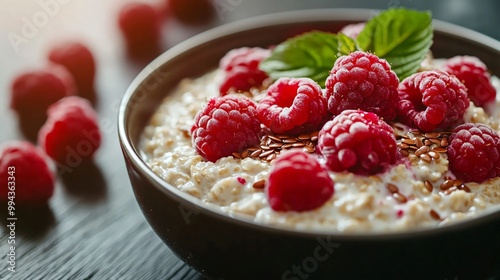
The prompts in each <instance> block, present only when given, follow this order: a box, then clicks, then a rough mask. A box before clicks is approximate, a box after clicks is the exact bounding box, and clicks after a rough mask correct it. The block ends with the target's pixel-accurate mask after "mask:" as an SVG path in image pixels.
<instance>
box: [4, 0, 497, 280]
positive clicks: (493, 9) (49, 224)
mask: <svg viewBox="0 0 500 280" xmlns="http://www.w3.org/2000/svg"><path fill="white" fill-rule="evenodd" d="M157 1H161V0H157ZM213 1H214V3H215V4H216V5H218V7H219V8H220V9H219V10H218V11H219V12H218V13H217V15H216V18H215V19H214V21H213V24H210V25H203V26H196V27H187V26H185V25H183V24H181V23H179V22H177V21H175V20H169V21H167V22H165V24H164V26H163V33H164V42H163V43H164V49H167V48H168V47H170V46H172V45H175V44H177V43H179V42H180V41H182V40H184V39H186V38H188V37H190V36H192V35H194V34H195V33H198V32H201V31H203V30H205V29H207V28H210V27H212V26H214V25H219V24H223V23H226V22H231V21H234V20H237V19H241V18H245V17H249V16H253V15H259V14H264V13H271V12H277V11H283V10H294V9H305V8H327V7H328V8H332V7H363V8H370V9H386V8H388V7H395V6H406V7H412V8H418V9H430V10H432V11H433V14H434V18H437V19H441V20H445V21H449V22H452V23H456V24H460V25H463V26H466V27H469V28H471V29H474V30H477V31H479V32H482V33H485V34H487V35H489V36H491V37H493V38H496V39H499V40H500V28H498V26H499V24H500V17H498V14H497V13H498V12H499V11H500V4H499V3H500V2H497V1H495V0H482V1H480V2H478V1H473V0H453V1H452V0H442V1H412V0H401V1H398V0H388V1H371V0H370V1H368V0H365V1H357V0H348V1H338V0H337V1H331V0H308V1H304V0H283V1H278V0H213ZM43 3H45V5H44V4H43ZM47 3H49V4H51V5H52V6H48V4H47ZM121 3H122V1H119V0H110V1H99V0H85V1H84V0H64V1H63V0H40V1H27V0H21V1H20V0H2V2H0V35H1V36H0V87H1V88H0V91H1V92H2V94H0V108H1V109H0V110H2V116H1V118H2V119H1V121H0V129H1V132H0V143H2V142H5V141H8V140H12V139H24V136H23V134H22V133H21V132H20V131H19V127H18V123H17V117H16V116H15V114H14V113H13V112H12V111H11V110H10V109H9V108H8V104H9V92H10V91H9V86H10V82H11V80H12V78H13V76H14V75H15V74H16V73H18V72H19V71H23V70H26V69H30V68H34V67H37V66H40V65H43V63H45V61H46V58H45V57H46V51H47V49H48V47H50V46H51V44H52V43H53V42H55V41H56V40H62V39H66V38H77V39H79V40H81V41H83V42H85V43H86V44H88V45H89V46H90V47H91V49H92V50H93V52H94V54H95V56H96V59H97V63H98V74H97V82H96V87H97V90H98V102H97V105H96V108H97V110H98V112H99V116H100V124H101V129H102V132H103V135H104V142H103V144H102V146H101V148H100V150H99V152H98V154H97V156H96V158H95V163H94V164H91V165H88V166H81V167H79V168H77V169H75V170H74V171H73V172H71V173H66V174H64V175H63V176H59V178H58V181H57V186H56V193H55V195H54V197H53V198H52V199H51V201H50V203H49V206H48V208H47V209H42V210H40V211H38V212H37V213H36V214H31V215H30V216H26V217H22V219H21V218H19V220H18V221H17V224H16V230H15V234H16V236H15V237H16V251H15V252H16V272H15V273H11V272H9V271H8V270H7V267H8V265H7V256H6V252H7V250H8V244H7V240H8V239H7V236H8V234H9V232H8V230H7V227H6V224H7V221H6V218H5V215H3V216H2V221H1V224H2V227H1V228H2V229H1V233H2V234H1V238H0V252H1V253H0V259H1V262H0V279H203V277H202V276H201V275H200V274H199V273H197V272H196V271H194V270H193V269H191V268H189V267H188V266H187V265H185V264H184V263H183V262H182V261H180V260H179V259H178V258H177V257H176V256H174V255H173V254H172V252H171V251H170V250H169V249H168V247H167V246H165V245H164V244H163V243H162V242H161V241H160V239H159V238H158V237H157V236H156V235H155V234H154V233H153V231H152V230H151V228H150V227H149V225H148V224H147V223H146V220H145V219H144V217H143V215H142V213H141V212H140V210H139V207H138V205H137V203H136V201H135V198H134V196H133V193H132V190H131V187H130V182H129V180H128V176H127V173H126V170H125V164H124V161H123V158H122V155H121V151H120V149H119V144H118V137H117V131H116V119H117V110H118V104H119V102H120V99H121V97H122V95H123V93H124V92H125V90H126V89H127V87H128V85H129V83H130V82H131V81H132V79H133V78H134V76H135V75H136V74H137V73H138V72H139V71H140V70H141V69H142V68H143V67H144V65H141V64H140V63H136V62H133V61H131V60H130V59H128V58H127V56H126V55H125V52H124V49H123V44H122V41H121V37H120V35H119V33H118V31H117V27H116V15H117V11H118V8H119V7H120V5H121ZM47 7H48V8H47ZM49 12H50V14H49ZM41 13H47V14H48V15H49V16H46V17H45V19H44V17H43V15H41ZM37 17H39V18H37ZM34 20H37V22H34ZM26 21H30V22H32V23H33V22H34V23H36V25H35V27H36V28H35V29H36V30H31V31H32V32H31V33H30V34H29V35H30V36H29V38H28V37H25V39H26V40H24V41H23V42H22V43H20V44H19V45H18V46H13V45H12V44H11V42H10V41H9V39H8V38H9V34H12V33H16V34H17V35H22V31H23V28H25V27H24V25H26V24H27V23H26ZM16 49H17V50H16ZM2 207H5V208H4V210H1V211H5V212H6V210H7V209H6V208H7V207H6V206H5V205H2Z"/></svg>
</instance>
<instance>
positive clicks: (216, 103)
mask: <svg viewBox="0 0 500 280" xmlns="http://www.w3.org/2000/svg"><path fill="white" fill-rule="evenodd" d="M191 134H192V140H193V146H194V147H195V148H196V151H197V152H198V153H199V154H200V155H201V156H202V157H203V158H205V159H206V160H208V161H212V162H215V161H217V160H218V159H220V158H222V157H226V156H230V155H231V154H232V153H233V152H240V151H242V150H243V149H245V148H248V147H250V146H253V145H257V144H259V142H260V137H259V134H260V122H259V120H258V118H257V108H256V106H255V104H254V103H253V101H251V100H250V99H248V98H246V97H241V98H240V97H234V96H230V95H227V96H224V97H215V98H211V99H209V100H208V103H207V105H205V107H204V108H203V109H202V110H201V111H200V112H198V114H196V117H195V120H194V125H193V126H192V127H191Z"/></svg>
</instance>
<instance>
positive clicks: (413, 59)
mask: <svg viewBox="0 0 500 280" xmlns="http://www.w3.org/2000/svg"><path fill="white" fill-rule="evenodd" d="M432 35H433V30H432V16H431V13H430V12H418V11H413V10H406V9H390V10H387V11H384V12H382V13H380V14H379V15H377V16H376V17H374V18H372V19H371V20H370V21H368V22H367V23H366V26H365V28H364V29H363V31H361V33H360V34H359V36H358V38H357V42H358V45H359V48H360V49H361V50H363V51H369V52H372V53H374V54H375V55H377V56H379V57H381V58H384V59H386V60H387V61H388V62H389V64H391V68H392V70H393V71H394V72H396V74H397V75H398V77H399V79H400V80H402V79H404V78H406V77H408V76H410V75H411V74H413V73H415V72H416V71H417V70H418V68H419V67H420V64H421V63H422V61H423V60H424V59H425V56H426V55H427V53H428V52H429V49H430V47H431V45H432Z"/></svg>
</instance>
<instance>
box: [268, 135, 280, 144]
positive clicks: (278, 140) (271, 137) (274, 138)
mask: <svg viewBox="0 0 500 280" xmlns="http://www.w3.org/2000/svg"><path fill="white" fill-rule="evenodd" d="M267 137H269V139H272V140H273V141H274V142H278V143H279V142H281V139H280V138H278V137H276V136H274V135H268V136H267Z"/></svg>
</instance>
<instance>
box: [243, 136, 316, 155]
mask: <svg viewBox="0 0 500 280" xmlns="http://www.w3.org/2000/svg"><path fill="white" fill-rule="evenodd" d="M318 132H319V131H315V132H312V133H310V134H301V135H299V136H290V135H274V134H272V132H270V131H264V133H263V136H262V137H261V140H260V144H259V146H255V147H250V148H248V149H245V150H244V151H242V152H241V153H233V157H234V158H237V159H244V158H247V157H250V158H253V159H259V160H262V161H267V162H271V161H273V160H274V159H276V157H277V156H278V155H279V154H280V152H281V151H283V150H288V149H292V148H302V150H303V151H305V152H307V153H310V154H312V153H314V152H315V150H316V143H317V142H318Z"/></svg>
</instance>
